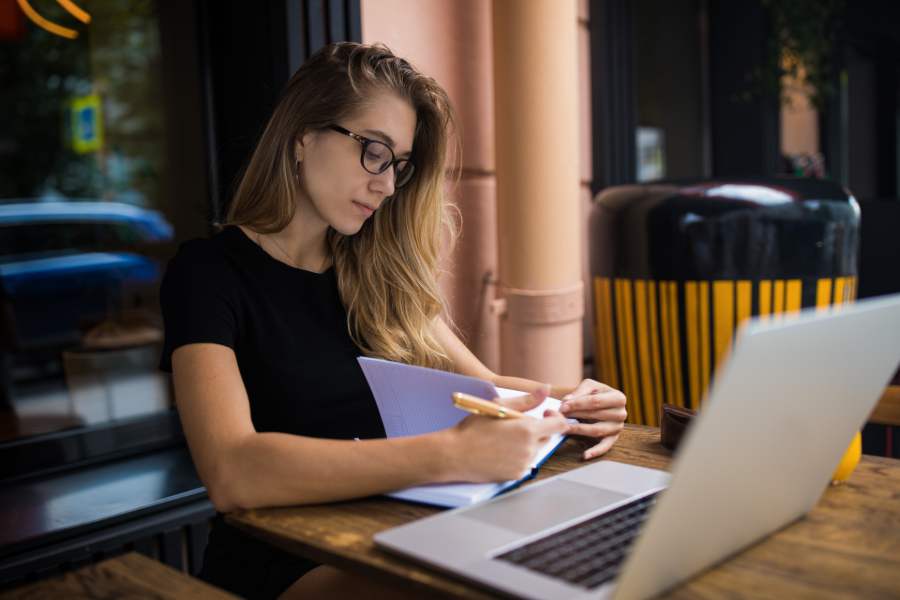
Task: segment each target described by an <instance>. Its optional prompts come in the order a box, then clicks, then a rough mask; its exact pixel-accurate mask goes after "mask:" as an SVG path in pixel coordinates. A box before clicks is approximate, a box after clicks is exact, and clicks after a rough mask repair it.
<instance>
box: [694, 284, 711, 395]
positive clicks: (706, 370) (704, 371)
mask: <svg viewBox="0 0 900 600" xmlns="http://www.w3.org/2000/svg"><path fill="white" fill-rule="evenodd" d="M698 313H699V317H700V367H701V371H700V385H701V386H703V387H702V389H701V390H700V394H701V396H700V400H701V402H702V401H703V397H704V396H705V395H706V389H707V388H708V387H709V374H710V364H709V348H710V346H711V345H712V344H711V341H710V334H709V317H710V312H709V282H708V281H701V282H700V302H699V309H698ZM697 406H698V407H699V406H700V405H699V404H697Z"/></svg>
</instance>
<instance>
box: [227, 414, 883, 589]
mask: <svg viewBox="0 0 900 600" xmlns="http://www.w3.org/2000/svg"><path fill="white" fill-rule="evenodd" d="M584 447H585V443H584V442H582V441H581V440H576V439H570V440H568V441H567V442H566V444H565V445H564V446H563V447H562V448H560V449H559V451H557V453H556V454H555V455H554V457H553V458H552V459H551V460H549V461H548V462H547V463H546V464H545V465H544V467H543V468H542V469H541V472H540V475H539V477H538V478H539V479H541V478H544V477H548V476H550V475H554V474H556V473H560V472H563V471H566V470H568V469H571V468H573V467H577V466H579V465H582V464H584V463H582V461H581V460H580V458H579V457H580V451H581V450H582V449H583V448H584ZM607 458H609V459H612V460H617V461H621V462H625V463H630V464H635V465H641V466H646V467H655V468H661V469H665V468H667V467H668V466H669V462H670V459H671V455H670V453H669V452H668V451H667V450H666V449H664V448H663V447H662V446H660V445H659V432H658V430H657V429H655V428H650V427H640V426H632V425H629V426H627V427H626V430H625V432H624V433H623V435H622V437H621V438H620V439H619V443H618V444H617V445H616V446H615V448H614V449H613V450H612V451H611V452H610V453H609V454H608V455H607ZM436 511H437V509H434V508H430V507H427V506H419V505H414V504H409V503H405V502H400V501H396V500H390V499H387V498H367V499H363V500H356V501H352V502H341V503H336V504H329V505H319V506H302V507H292V508H277V509H261V510H247V511H241V512H237V513H233V514H231V515H229V516H228V517H227V520H228V522H229V523H231V524H233V525H234V526H236V527H238V528H240V529H242V530H243V531H245V532H247V533H249V534H251V535H253V536H256V537H259V538H262V539H264V540H266V541H268V542H269V543H271V544H274V545H276V546H279V547H281V548H283V549H285V550H287V551H289V552H292V553H295V554H297V555H300V556H304V557H307V558H311V559H313V560H316V561H319V562H322V563H327V564H331V565H334V566H336V567H340V568H345V569H348V570H352V571H355V572H358V573H364V574H368V575H371V576H374V577H377V578H381V579H383V580H388V581H393V582H394V583H397V582H398V581H400V582H403V583H405V584H406V585H407V586H410V585H411V586H417V587H418V588H420V589H421V590H422V591H423V592H426V593H427V594H428V595H429V597H440V596H449V597H460V598H489V597H491V595H490V594H489V593H488V592H485V591H482V590H478V589H476V588H474V587H472V586H471V585H469V584H466V583H465V582H462V581H460V580H456V579H453V578H450V577H448V576H445V575H442V574H440V573H439V572H437V571H434V570H431V569H428V568H426V567H422V566H419V565H417V564H415V563H412V562H410V561H407V560H404V559H402V558H399V557H395V556H393V555H391V554H388V553H386V552H384V551H382V550H379V549H377V548H375V547H374V545H373V542H372V536H373V535H374V534H375V533H377V532H379V531H382V530H384V529H388V528H389V527H394V526H397V525H401V524H403V523H407V522H409V521H412V520H414V519H418V518H421V517H425V516H428V515H431V514H434V513H435V512H436ZM736 518H740V516H739V515H736ZM685 543H689V542H688V541H686V542H685ZM423 595H424V594H423ZM724 596H727V597H729V598H848V597H853V598H892V597H895V598H900V460H895V459H888V458H880V457H872V456H864V457H863V459H862V461H861V462H860V465H859V467H858V468H857V469H856V471H855V472H854V473H853V475H852V476H851V477H850V479H849V480H848V481H847V482H846V483H844V484H842V485H839V486H833V487H831V488H829V489H828V490H826V491H825V494H824V495H823V497H822V499H821V500H820V501H819V503H818V505H817V506H816V507H815V509H813V511H812V512H811V513H810V514H809V516H807V517H806V518H805V519H802V520H800V521H798V522H796V523H794V524H793V525H791V526H789V527H787V528H785V529H783V530H781V531H780V532H778V533H776V534H774V535H773V536H771V537H769V538H767V539H765V540H763V541H762V542H760V543H759V544H757V545H755V546H753V547H751V548H749V549H747V550H745V551H744V552H742V553H740V554H739V555H737V556H736V557H734V558H732V559H731V560H728V561H726V562H724V563H723V564H721V565H719V566H717V567H715V568H713V569H711V570H709V571H707V572H705V573H702V574H700V575H699V576H697V577H695V578H693V579H692V580H690V581H688V582H686V583H685V584H683V585H681V586H680V587H678V588H676V589H674V590H672V591H671V592H670V593H669V594H667V595H666V596H665V597H667V598H721V597H724Z"/></svg>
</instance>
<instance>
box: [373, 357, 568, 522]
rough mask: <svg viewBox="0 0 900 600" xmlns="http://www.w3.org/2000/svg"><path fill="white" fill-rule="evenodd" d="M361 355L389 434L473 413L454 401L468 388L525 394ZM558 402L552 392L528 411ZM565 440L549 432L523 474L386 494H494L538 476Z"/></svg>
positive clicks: (467, 497)
mask: <svg viewBox="0 0 900 600" xmlns="http://www.w3.org/2000/svg"><path fill="white" fill-rule="evenodd" d="M357 360H358V361H359V365H360V367H362V371H363V374H364V375H365V377H366V381H368V383H369V387H370V388H371V389H372V395H373V396H374V397H375V404H376V405H377V406H378V413H379V414H380V415H381V421H382V423H383V424H384V431H385V433H386V434H387V437H389V438H393V437H403V436H409V435H420V434H423V433H431V432H434V431H439V430H441V429H446V428H448V427H453V426H454V425H456V424H457V423H458V422H459V421H461V420H462V419H464V418H465V417H467V416H469V413H467V412H466V411H464V410H460V409H458V408H456V407H455V406H453V401H452V400H451V394H453V392H464V393H467V394H472V395H473V396H478V397H480V398H485V399H492V398H496V397H498V396H499V397H502V398H507V397H511V396H521V395H522V394H523V393H524V392H520V391H517V390H508V389H505V388H496V387H494V384H492V383H490V382H488V381H485V380H483V379H478V378H475V377H468V376H466V375H459V374H457V373H450V372H447V371H440V370H438V369H429V368H426V367H417V366H413V365H407V364H403V363H398V362H392V361H389V360H382V359H378V358H367V357H359V358H358V359H357ZM559 405H560V401H559V400H557V399H556V398H550V397H548V398H546V399H545V400H544V402H543V403H542V404H541V405H540V406H538V407H536V408H533V409H531V410H529V411H527V412H526V414H528V415H530V416H532V417H536V418H538V419H540V418H542V417H543V414H544V411H545V410H547V409H554V410H558V409H559ZM564 439H565V436H563V435H561V434H557V435H554V436H552V437H550V438H549V439H548V440H547V442H546V443H545V444H544V446H543V447H542V448H541V449H540V450H539V451H538V453H537V455H536V456H535V459H534V462H533V463H532V465H531V468H530V469H529V471H528V472H527V473H525V474H524V475H523V476H522V477H521V478H519V479H513V480H510V481H502V482H497V483H450V484H431V485H422V486H416V487H411V488H407V489H405V490H399V491H397V492H392V493H390V494H388V496H390V497H392V498H398V499H400V500H408V501H411V502H421V503H424V504H432V505H435V506H445V507H454V508H455V507H459V506H469V505H471V504H475V503H477V502H480V501H482V500H487V499H488V498H493V497H494V496H496V495H498V494H500V493H503V492H505V491H507V490H510V489H512V488H514V487H516V486H517V485H519V484H520V483H522V482H523V481H526V480H528V479H530V478H532V477H534V475H535V473H537V470H538V469H539V468H540V466H541V465H542V464H544V461H546V460H547V459H548V458H549V457H550V456H551V455H552V454H553V452H554V451H555V450H556V449H557V448H558V447H559V445H560V444H562V442H563V441H564Z"/></svg>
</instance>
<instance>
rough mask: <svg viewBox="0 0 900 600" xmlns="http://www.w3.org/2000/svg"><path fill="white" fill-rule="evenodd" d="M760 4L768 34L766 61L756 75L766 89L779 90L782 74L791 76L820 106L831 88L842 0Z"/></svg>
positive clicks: (777, 0) (764, 1)
mask: <svg viewBox="0 0 900 600" xmlns="http://www.w3.org/2000/svg"><path fill="white" fill-rule="evenodd" d="M762 4H763V7H764V8H765V9H766V11H767V13H768V15H769V19H770V24H771V28H772V38H771V40H770V43H769V48H768V57H767V62H768V64H767V65H766V66H765V68H764V69H763V70H762V72H760V73H759V74H758V75H757V77H756V78H757V79H758V80H759V81H760V83H762V85H763V87H764V88H766V89H769V90H780V89H781V82H782V78H783V77H785V76H787V77H789V78H791V79H794V80H796V81H797V82H798V83H799V84H800V85H801V86H803V87H804V88H805V89H807V91H808V94H809V99H810V101H811V102H812V104H813V106H815V107H816V108H817V109H820V110H821V109H822V108H824V105H825V101H826V100H827V98H828V96H830V95H831V94H833V93H834V92H835V86H834V52H835V42H836V40H837V33H838V31H839V28H840V27H841V19H842V16H843V13H844V8H845V0H762ZM782 97H783V98H784V96H782Z"/></svg>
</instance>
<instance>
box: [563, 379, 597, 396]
mask: <svg viewBox="0 0 900 600" xmlns="http://www.w3.org/2000/svg"><path fill="white" fill-rule="evenodd" d="M602 385H603V384H601V383H600V382H599V381H594V380H593V379H584V380H582V382H581V383H579V384H578V385H577V386H576V387H575V389H574V390H572V391H571V392H569V393H568V394H566V395H565V396H563V397H562V399H563V400H567V399H569V398H577V397H578V396H586V395H588V394H593V393H594V392H598V391H600V389H601V387H602Z"/></svg>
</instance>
